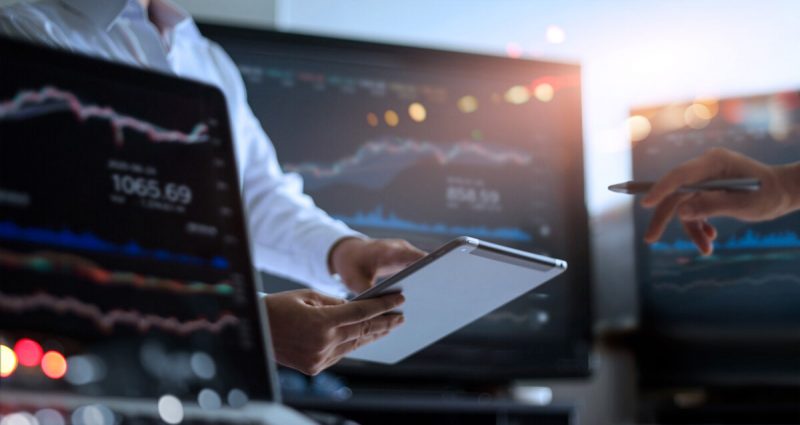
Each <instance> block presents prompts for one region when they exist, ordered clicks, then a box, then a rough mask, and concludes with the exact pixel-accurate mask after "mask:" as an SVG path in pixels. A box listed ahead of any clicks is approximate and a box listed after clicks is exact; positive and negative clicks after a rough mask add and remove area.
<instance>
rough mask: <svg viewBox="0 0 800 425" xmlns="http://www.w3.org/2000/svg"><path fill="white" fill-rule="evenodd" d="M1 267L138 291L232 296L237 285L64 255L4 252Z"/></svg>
mask: <svg viewBox="0 0 800 425" xmlns="http://www.w3.org/2000/svg"><path fill="white" fill-rule="evenodd" d="M0 266H2V267H5V268H9V269H24V270H30V271H34V272H37V273H61V274H69V275H73V276H77V277H79V278H82V279H85V280H88V281H90V282H93V283H96V284H98V285H104V286H129V287H134V288H137V289H144V290H154V291H164V292H171V293H175V294H212V295H225V296H230V295H233V293H234V288H233V286H231V284H230V283H229V282H227V281H224V282H219V283H205V282H198V281H190V282H187V281H181V280H175V279H165V278H161V277H156V276H145V275H141V274H138V273H133V272H126V271H114V270H108V269H104V268H102V267H100V266H99V265H97V264H96V263H94V262H93V261H91V260H89V259H87V258H84V257H80V256H77V255H72V254H68V253H60V252H35V253H32V254H21V253H16V252H12V251H6V250H3V249H0Z"/></svg>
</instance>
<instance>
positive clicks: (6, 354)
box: [0, 344, 18, 378]
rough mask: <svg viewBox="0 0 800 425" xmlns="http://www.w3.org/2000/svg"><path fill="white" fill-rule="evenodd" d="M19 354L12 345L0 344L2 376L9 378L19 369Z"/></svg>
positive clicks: (0, 376)
mask: <svg viewBox="0 0 800 425" xmlns="http://www.w3.org/2000/svg"><path fill="white" fill-rule="evenodd" d="M17 364H18V362H17V355H16V354H14V350H12V349H11V347H8V346H6V345H2V344H0V378H8V377H9V376H11V374H12V373H14V371H15V370H17Z"/></svg>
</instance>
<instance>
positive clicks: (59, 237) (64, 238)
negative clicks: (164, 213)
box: [0, 221, 230, 269]
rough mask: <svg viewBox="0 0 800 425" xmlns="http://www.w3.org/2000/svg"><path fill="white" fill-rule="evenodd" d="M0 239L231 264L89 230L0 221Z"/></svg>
mask: <svg viewBox="0 0 800 425" xmlns="http://www.w3.org/2000/svg"><path fill="white" fill-rule="evenodd" d="M0 239H6V240H12V241H19V242H28V243H35V244H43V245H51V246H58V247H64V248H73V249H80V250H85V251H94V252H103V253H108V254H119V255H124V256H127V257H136V258H144V259H149V260H157V261H165V262H172V263H181V264H190V265H196V266H211V267H214V268H217V269H227V268H228V267H229V266H230V264H229V263H228V260H226V259H225V258H223V257H212V258H210V259H205V258H200V257H197V256H194V255H189V254H181V253H175V252H170V251H167V250H164V249H145V248H142V247H141V246H139V245H138V244H137V243H135V242H132V241H131V242H128V243H125V244H115V243H113V242H108V241H104V240H102V239H100V238H98V237H97V236H95V235H93V234H91V233H80V234H78V233H75V232H72V231H70V230H61V231H55V230H49V229H41V228H35V227H31V228H25V227H20V226H18V225H17V224H16V223H13V222H10V221H3V222H0Z"/></svg>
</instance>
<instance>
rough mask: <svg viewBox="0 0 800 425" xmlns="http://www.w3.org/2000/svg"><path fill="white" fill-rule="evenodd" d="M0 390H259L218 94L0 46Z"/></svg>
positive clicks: (154, 394)
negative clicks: (0, 361)
mask: <svg viewBox="0 0 800 425" xmlns="http://www.w3.org/2000/svg"><path fill="white" fill-rule="evenodd" d="M0 57H2V58H3V60H2V63H1V64H0V281H2V285H1V286H0V345H2V347H0V348H2V381H3V382H2V387H3V392H4V393H6V392H7V391H10V392H14V391H16V392H26V391H27V392H32V393H36V394H50V393H56V394H66V395H87V396H116V397H132V398H144V399H158V400H166V401H167V402H172V401H176V400H177V401H178V402H181V403H185V402H188V403H191V404H192V405H195V403H196V404H198V405H199V406H200V407H201V408H203V409H219V408H224V407H242V406H244V405H246V404H248V401H250V400H270V399H273V396H274V392H273V390H274V389H273V386H272V384H271V382H272V381H271V380H270V379H268V376H269V375H268V372H269V363H268V358H267V352H268V345H267V342H268V341H265V339H266V338H267V336H266V335H265V333H264V332H262V328H261V324H262V323H264V322H262V321H261V320H260V319H261V317H262V314H263V307H259V304H258V302H257V300H256V290H255V282H254V275H253V273H252V268H251V262H250V254H249V246H248V238H247V234H246V232H245V224H244V217H243V211H242V207H241V201H240V192H239V179H238V174H237V168H236V163H235V159H234V154H233V148H232V145H231V136H230V129H229V123H228V117H227V114H226V109H225V101H224V98H223V96H222V95H221V93H220V92H219V91H217V90H216V89H214V88H211V87H209V86H205V85H201V84H199V83H194V82H189V81H185V80H181V79H178V78H174V77H171V76H166V75H162V74H157V73H152V72H146V71H142V70H138V69H134V68H129V67H126V66H121V65H116V64H111V63H107V62H104V61H99V60H95V59H89V58H86V57H83V56H76V55H72V54H68V53H63V52H56V51H51V50H49V49H44V48H40V47H33V46H29V45H25V44H20V43H17V42H10V41H4V40H0Z"/></svg>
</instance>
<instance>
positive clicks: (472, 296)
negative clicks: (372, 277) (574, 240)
mask: <svg viewBox="0 0 800 425" xmlns="http://www.w3.org/2000/svg"><path fill="white" fill-rule="evenodd" d="M566 269H567V263H566V262H565V261H563V260H557V259H554V258H549V257H545V256H541V255H536V254H531V253H529V252H524V251H520V250H517V249H513V248H508V247H504V246H500V245H496V244H493V243H489V242H484V241H480V240H478V239H474V238H470V237H461V238H458V239H455V240H453V241H451V242H449V243H447V244H446V245H444V246H442V247H441V248H439V249H437V250H436V251H434V252H432V253H431V254H428V255H427V256H425V257H424V258H422V259H421V260H419V261H417V262H416V263H414V264H412V265H410V266H409V267H408V268H406V269H404V270H402V271H401V272H399V273H397V274H395V275H394V276H392V277H390V278H389V279H387V280H385V281H383V282H381V283H379V284H378V285H376V286H375V287H373V288H370V289H368V290H366V291H364V292H362V293H361V294H359V295H358V296H357V297H355V298H354V299H353V301H355V300H362V299H367V298H373V297H376V296H380V295H382V294H386V293H390V292H402V293H403V295H404V296H405V298H406V302H405V304H403V306H402V312H403V314H404V315H405V323H404V324H403V325H402V326H400V327H398V328H396V329H394V330H393V331H392V332H391V333H390V334H389V335H387V336H385V337H383V338H381V339H379V340H377V341H375V342H373V343H371V344H367V345H365V346H363V347H360V348H358V349H356V350H354V351H353V352H351V353H350V354H348V355H347V357H348V358H351V359H355V360H367V361H372V362H378V363H386V364H394V363H397V362H399V361H401V360H403V359H405V358H406V357H408V356H410V355H412V354H414V353H416V352H417V351H419V350H421V349H423V348H425V347H427V346H428V345H430V344H433V343H434V342H436V341H438V340H440V339H442V338H444V337H445V336H447V335H449V334H450V333H452V332H455V331H456V330H458V329H460V328H462V327H463V326H466V325H468V324H469V323H471V322H473V321H474V320H476V319H479V318H481V317H482V316H484V315H486V314H488V313H490V312H492V311H493V310H495V309H497V308H499V307H501V306H503V305H504V304H506V303H508V302H510V301H512V300H514V299H515V298H518V297H520V296H521V295H524V294H525V293H527V292H529V291H531V290H533V289H535V288H536V287H538V286H539V285H541V284H543V283H545V282H547V281H549V280H550V279H552V278H554V277H555V276H558V275H559V274H561V273H562V272H563V271H564V270H566Z"/></svg>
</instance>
